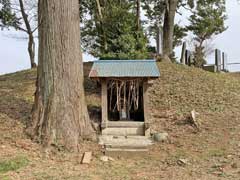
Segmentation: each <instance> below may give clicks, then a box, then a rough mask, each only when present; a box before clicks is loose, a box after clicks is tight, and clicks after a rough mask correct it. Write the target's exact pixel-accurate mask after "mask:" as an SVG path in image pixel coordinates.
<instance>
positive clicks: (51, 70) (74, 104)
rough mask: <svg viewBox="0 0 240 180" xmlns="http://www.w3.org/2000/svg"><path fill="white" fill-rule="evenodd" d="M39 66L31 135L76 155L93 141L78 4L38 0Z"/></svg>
mask: <svg viewBox="0 0 240 180" xmlns="http://www.w3.org/2000/svg"><path fill="white" fill-rule="evenodd" d="M38 22H41V26H39V65H38V77H37V89H36V93H35V103H34V106H33V113H32V126H31V127H32V128H31V129H29V130H31V131H29V133H31V135H33V137H35V138H36V139H37V140H39V141H40V143H42V144H43V145H45V146H50V145H55V146H60V147H62V146H63V147H65V148H66V149H68V150H73V151H77V150H78V147H79V141H80V140H81V139H82V138H89V137H90V138H91V137H92V135H93V129H92V126H91V123H90V120H89V116H88V112H87V107H86V104H85V95H84V88H83V62H82V54H81V48H80V26H79V22H80V19H79V4H78V0H69V1H66V0H50V1H49V0H39V20H38Z"/></svg>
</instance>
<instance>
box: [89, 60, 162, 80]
mask: <svg viewBox="0 0 240 180" xmlns="http://www.w3.org/2000/svg"><path fill="white" fill-rule="evenodd" d="M159 76H160V72H159V69H158V66H157V63H156V61H155V60H98V61H95V62H94V63H93V66H92V69H91V71H90V73H89V77H91V78H103V77H151V78H157V77H159Z"/></svg>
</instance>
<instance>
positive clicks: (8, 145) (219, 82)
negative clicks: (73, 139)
mask: <svg viewBox="0 0 240 180" xmlns="http://www.w3.org/2000/svg"><path fill="white" fill-rule="evenodd" d="M159 67H160V69H161V78H160V79H159V80H156V81H155V82H154V84H153V86H152V87H151V88H150V94H149V96H150V100H151V101H150V103H149V106H150V107H151V108H150V109H151V122H152V124H151V128H152V129H153V130H154V131H156V132H167V133H168V134H169V140H168V141H167V142H163V143H155V144H154V145H153V146H152V147H150V149H149V152H147V153H119V154H118V153H115V154H109V156H111V157H113V158H114V161H108V162H102V161H101V160H100V156H102V155H103V152H102V149H101V147H100V146H99V145H97V144H96V143H94V142H87V141H85V142H82V149H81V152H79V153H78V154H72V153H67V152H64V151H62V150H54V151H47V150H44V149H43V148H41V146H40V145H39V144H37V143H35V142H32V141H31V140H30V139H29V138H28V137H27V135H26V134H25V133H24V129H25V127H26V124H27V122H28V121H29V120H30V113H31V107H32V103H33V94H34V89H35V87H34V85H35V84H34V81H35V78H36V71H35V70H28V71H22V72H18V73H14V74H9V75H4V76H0V180H10V179H11V180H59V179H69V180H80V179H83V180H87V179H93V180H98V179H99V180H105V179H106V180H120V179H122V180H128V179H133V180H138V179H139V180H144V179H146V180H151V179H156V180H157V179H166V180H178V179H179V180H188V179H194V180H195V179H196V180H197V179H199V180H210V179H211V180H212V179H213V180H214V179H216V180H219V179H237V180H238V179H240V110H239V105H240V92H239V90H240V78H239V75H236V74H234V75H232V74H212V73H207V72H204V71H202V70H199V69H195V68H189V67H183V66H180V65H174V64H166V63H160V64H159ZM89 68H90V64H85V75H86V79H85V80H86V81H85V89H86V96H87V104H88V107H89V112H90V116H91V118H92V119H93V120H95V121H98V120H99V119H100V116H101V115H100V96H99V92H100V89H99V87H98V86H97V83H96V82H93V81H91V80H90V79H88V78H87V74H88V71H89ZM192 109H195V110H196V111H197V112H198V113H199V114H198V115H197V119H198V121H199V122H200V124H201V125H200V129H201V130H200V131H199V132H198V131H197V130H196V129H195V128H194V127H193V126H192V125H191V124H190V123H189V121H188V115H189V112H190V111H191V110H192ZM85 151H92V152H93V159H92V162H91V163H90V164H89V165H86V164H85V165H84V164H81V163H80V161H81V159H82V154H83V153H84V152H85Z"/></svg>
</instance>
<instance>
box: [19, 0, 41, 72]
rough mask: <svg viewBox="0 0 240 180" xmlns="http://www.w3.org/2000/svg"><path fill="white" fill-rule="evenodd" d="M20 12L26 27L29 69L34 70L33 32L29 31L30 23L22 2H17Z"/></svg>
mask: <svg viewBox="0 0 240 180" xmlns="http://www.w3.org/2000/svg"><path fill="white" fill-rule="evenodd" d="M19 5H20V10H21V14H22V17H23V21H24V24H25V26H26V33H27V34H28V54H29V58H30V63H31V68H35V67H36V66H37V65H36V63H35V44H34V37H33V32H32V29H31V25H30V22H29V20H28V15H27V14H26V12H25V8H24V4H23V0H19Z"/></svg>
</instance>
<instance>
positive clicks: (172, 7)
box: [163, 0, 178, 57]
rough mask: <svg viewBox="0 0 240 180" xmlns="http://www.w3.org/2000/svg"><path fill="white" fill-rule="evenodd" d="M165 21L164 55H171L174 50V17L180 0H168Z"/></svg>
mask: <svg viewBox="0 0 240 180" xmlns="http://www.w3.org/2000/svg"><path fill="white" fill-rule="evenodd" d="M166 2H167V3H166V4H167V5H166V10H165V14H164V23H163V55H164V56H168V57H171V54H172V52H173V33H174V19H175V14H176V9H177V4H178V0H166Z"/></svg>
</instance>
